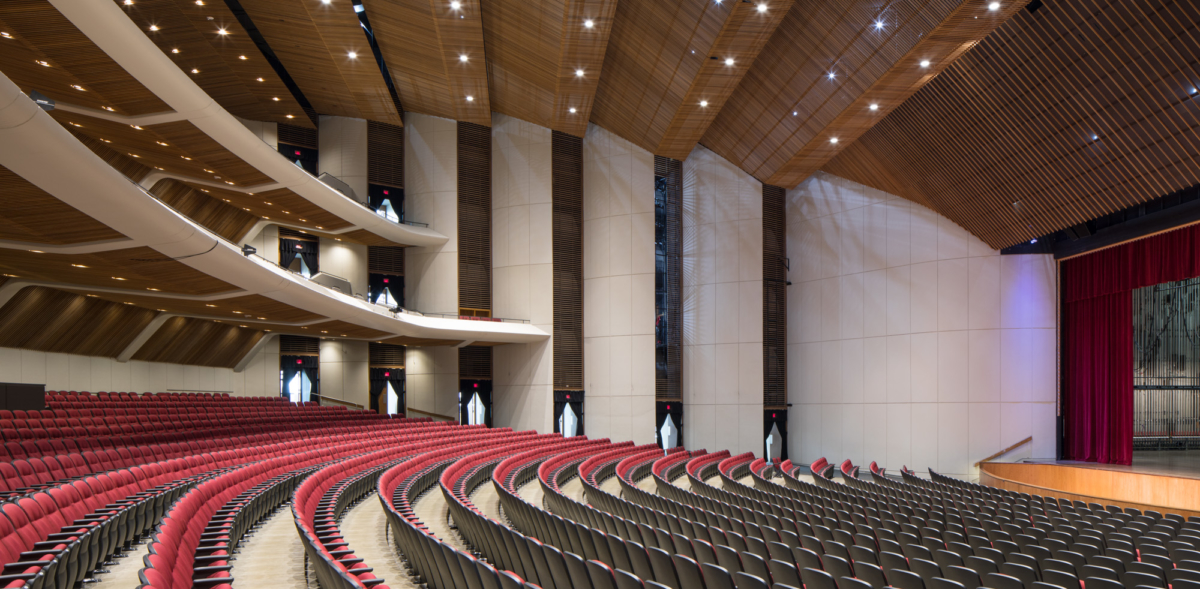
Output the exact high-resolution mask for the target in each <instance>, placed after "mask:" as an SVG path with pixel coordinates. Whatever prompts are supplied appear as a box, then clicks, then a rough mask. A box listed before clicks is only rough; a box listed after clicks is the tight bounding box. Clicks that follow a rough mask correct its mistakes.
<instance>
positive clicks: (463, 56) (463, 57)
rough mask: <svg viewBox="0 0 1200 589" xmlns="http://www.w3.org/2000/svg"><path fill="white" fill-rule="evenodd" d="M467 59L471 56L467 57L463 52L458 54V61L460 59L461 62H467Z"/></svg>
mask: <svg viewBox="0 0 1200 589" xmlns="http://www.w3.org/2000/svg"><path fill="white" fill-rule="evenodd" d="M469 59H471V58H469V57H467V55H466V54H465V53H464V54H462V55H460V56H458V60H459V61H461V62H463V63H467V60H469Z"/></svg>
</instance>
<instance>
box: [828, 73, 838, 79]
mask: <svg viewBox="0 0 1200 589" xmlns="http://www.w3.org/2000/svg"><path fill="white" fill-rule="evenodd" d="M836 77H837V74H835V73H833V72H829V79H830V80H832V79H834V78H836Z"/></svg>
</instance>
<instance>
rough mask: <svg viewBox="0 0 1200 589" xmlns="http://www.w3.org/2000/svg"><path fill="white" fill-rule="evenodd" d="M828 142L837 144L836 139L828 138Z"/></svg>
mask: <svg viewBox="0 0 1200 589" xmlns="http://www.w3.org/2000/svg"><path fill="white" fill-rule="evenodd" d="M829 142H830V143H833V144H835V145H836V144H837V137H830V138H829Z"/></svg>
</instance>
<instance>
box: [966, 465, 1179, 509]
mask: <svg viewBox="0 0 1200 589" xmlns="http://www.w3.org/2000/svg"><path fill="white" fill-rule="evenodd" d="M979 482H980V483H982V484H985V485H990V486H993V487H999V488H1002V489H1008V490H1010V491H1018V492H1022V493H1029V494H1031V495H1043V496H1047V495H1048V496H1052V497H1065V498H1067V499H1071V500H1077V501H1083V502H1086V503H1099V504H1101V505H1119V506H1121V507H1134V508H1137V509H1140V510H1143V511H1145V510H1154V511H1158V512H1161V513H1178V514H1180V515H1182V516H1185V517H1188V516H1197V517H1200V451H1198V450H1186V451H1154V452H1134V453H1133V464H1132V465H1131V466H1123V465H1114V464H1095V463H1089V462H1072V461H1058V462H1044V461H1043V462H985V463H983V464H982V465H980V469H979Z"/></svg>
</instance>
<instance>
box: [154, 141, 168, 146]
mask: <svg viewBox="0 0 1200 589" xmlns="http://www.w3.org/2000/svg"><path fill="white" fill-rule="evenodd" d="M155 143H157V144H159V145H161V146H163V147H167V144H166V143H163V142H162V141H155Z"/></svg>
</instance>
